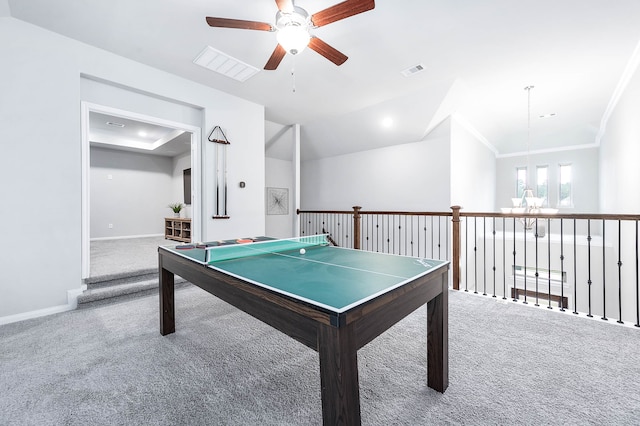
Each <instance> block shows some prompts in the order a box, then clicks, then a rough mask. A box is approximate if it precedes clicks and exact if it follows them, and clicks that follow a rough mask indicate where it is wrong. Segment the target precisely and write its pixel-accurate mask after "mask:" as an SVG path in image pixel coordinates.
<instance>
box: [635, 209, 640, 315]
mask: <svg viewBox="0 0 640 426" xmlns="http://www.w3.org/2000/svg"><path fill="white" fill-rule="evenodd" d="M635 326H636V327H640V264H639V263H638V221H637V220H636V323H635Z"/></svg>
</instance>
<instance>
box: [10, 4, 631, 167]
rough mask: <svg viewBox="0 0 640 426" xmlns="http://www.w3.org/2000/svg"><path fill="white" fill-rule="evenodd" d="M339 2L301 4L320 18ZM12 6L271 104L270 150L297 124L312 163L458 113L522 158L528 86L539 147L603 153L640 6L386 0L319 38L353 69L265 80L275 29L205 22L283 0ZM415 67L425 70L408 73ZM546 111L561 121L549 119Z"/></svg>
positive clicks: (412, 136) (304, 66)
mask: <svg viewBox="0 0 640 426" xmlns="http://www.w3.org/2000/svg"><path fill="white" fill-rule="evenodd" d="M337 2H338V0H313V1H312V0H298V1H296V5H297V6H299V7H302V8H305V9H306V10H307V11H308V12H309V13H311V14H313V13H315V12H318V11H320V10H322V9H324V8H326V7H329V6H332V5H334V4H335V3H337ZM9 6H10V11H11V15H12V16H13V17H15V18H18V19H22V20H25V21H27V22H31V23H33V24H35V25H39V26H41V27H44V28H48V29H50V30H52V31H55V32H58V33H60V34H63V35H66V36H69V37H72V38H75V39H77V40H80V41H82V42H85V43H88V44H91V45H94V46H97V47H99V48H103V49H106V50H109V51H112V52H114V53H116V54H119V55H122V56H124V57H128V58H131V59H133V60H136V61H138V62H142V63H145V64H148V65H151V66H153V67H156V68H159V69H163V70H166V71H168V72H171V73H174V74H177V75H180V76H183V77H185V78H188V79H191V80H194V81H197V82H199V83H202V84H205V85H208V86H211V87H214V88H216V89H219V90H222V91H225V92H228V93H232V94H234V95H237V96H239V97H242V98H245V99H248V100H251V101H254V102H257V103H259V104H263V105H265V107H266V117H267V120H269V121H271V122H273V123H272V124H270V125H268V126H267V131H268V132H271V133H268V134H267V137H266V140H267V143H269V141H272V145H276V143H275V142H276V141H274V140H273V138H274V135H276V136H277V135H280V136H281V137H284V138H288V136H286V135H287V132H286V127H284V126H287V125H289V124H292V123H299V124H301V125H302V148H301V152H302V158H303V159H309V158H316V157H326V156H331V155H337V154H344V153H349V152H355V151H359V150H363V149H370V148H376V147H381V146H388V145H393V144H399V143H407V142H415V141H418V140H421V139H422V138H423V137H424V136H425V134H426V133H427V132H428V131H429V130H430V129H431V128H432V127H433V126H434V125H437V124H438V123H439V122H440V121H441V120H442V119H443V118H446V117H447V116H448V115H449V114H451V113H454V112H455V113H457V115H458V116H459V117H461V120H463V121H464V122H466V123H468V125H470V126H471V127H472V128H473V129H475V130H476V131H477V132H478V133H479V134H480V135H482V137H483V138H484V139H485V140H486V141H487V142H488V143H489V144H490V145H492V146H493V147H495V149H496V151H497V152H498V153H499V154H509V153H514V152H522V151H523V150H524V149H525V147H526V137H527V136H526V135H527V127H526V126H527V97H526V92H525V91H524V87H525V86H527V85H534V86H535V89H533V90H532V92H531V111H532V117H533V118H532V122H531V149H550V148H554V147H560V146H574V145H590V144H593V143H594V142H596V135H597V133H598V131H599V128H600V122H601V120H602V117H603V115H604V113H605V111H606V109H607V105H608V103H609V101H610V99H611V97H612V95H613V93H614V91H615V88H616V85H617V84H618V82H619V81H620V78H621V76H622V75H623V71H624V69H625V66H626V65H627V63H628V61H629V60H630V58H631V57H632V55H633V53H634V49H635V48H636V46H637V44H638V41H639V40H640V25H638V17H640V1H639V0H535V1H533V0H519V1H514V0H488V1H484V2H480V1H477V0H428V1H427V0H420V1H417V0H393V1H392V0H378V1H377V2H376V6H375V9H373V10H372V11H369V12H365V13H362V14H360V15H357V16H354V17H350V18H348V19H345V20H342V21H339V22H334V23H332V24H329V25H327V26H324V27H321V28H317V29H315V30H314V31H313V33H314V34H315V35H316V36H318V37H320V38H321V39H323V40H324V41H325V42H327V43H329V44H330V45H331V46H333V47H335V48H336V49H338V50H340V51H341V52H343V53H344V54H346V55H347V56H348V57H349V60H348V61H347V62H346V63H345V64H343V65H342V66H339V67H338V66H336V65H334V64H333V63H331V62H329V61H328V60H326V59H325V58H323V57H321V56H320V55H318V54H317V53H316V52H314V51H311V50H309V49H307V50H305V51H304V52H302V53H301V54H299V55H297V56H296V57H295V58H294V57H292V56H291V55H287V56H286V57H285V58H284V60H283V61H282V63H281V64H280V67H279V68H278V69H277V70H276V71H264V70H262V67H263V66H264V64H265V63H266V61H267V59H268V58H269V56H270V55H271V52H272V51H273V49H274V47H275V45H276V41H275V34H273V33H268V32H263V31H250V30H237V29H227V28H211V27H209V26H208V25H207V24H206V22H205V17H206V16H215V17H225V18H236V19H245V20H255V21H261V22H267V23H271V24H273V23H274V21H275V13H276V10H277V8H276V4H275V1H273V0H243V1H224V2H223V1H210V0H206V1H205V0H192V1H189V2H185V1H174V0H136V1H131V0H92V1H90V2H89V1H82V2H80V1H71V0H9ZM207 45H209V46H211V47H214V48H215V49H218V50H221V51H223V52H225V53H227V54H228V55H231V56H233V57H235V58H237V59H239V60H241V61H243V62H246V63H248V64H250V65H253V66H255V67H257V68H259V69H260V70H261V71H260V72H258V74H256V75H255V76H253V77H252V78H250V79H248V80H247V81H246V82H244V83H241V82H238V81H235V80H232V79H230V78H228V77H225V76H222V75H219V74H216V73H214V72H211V71H209V70H207V69H205V68H202V67H200V66H198V65H195V64H194V63H193V59H195V57H196V56H197V55H198V54H199V53H200V52H201V51H202V50H203V49H204V48H205V47H206V46H207ZM294 62H295V64H294ZM416 64H423V66H424V67H425V70H424V71H422V72H420V73H418V74H415V75H412V76H410V77H404V76H403V75H402V74H401V71H402V70H404V69H406V68H408V67H411V66H414V65H416ZM292 69H295V73H294V74H295V75H294V76H292ZM294 83H295V88H296V90H295V93H294V92H293V90H292V89H293V86H294ZM547 113H556V114H557V115H556V116H555V117H553V118H550V119H539V118H538V116H539V115H542V114H547ZM387 116H388V117H391V118H392V119H393V125H392V126H391V127H388V128H385V127H382V126H381V125H380V122H381V120H382V119H383V118H384V117H387ZM276 139H277V138H276Z"/></svg>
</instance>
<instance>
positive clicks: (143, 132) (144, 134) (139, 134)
mask: <svg viewBox="0 0 640 426" xmlns="http://www.w3.org/2000/svg"><path fill="white" fill-rule="evenodd" d="M138 136H140V137H141V138H145V137H147V132H145V131H144V130H140V131H139V132H138Z"/></svg>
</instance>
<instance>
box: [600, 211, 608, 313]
mask: <svg viewBox="0 0 640 426" xmlns="http://www.w3.org/2000/svg"><path fill="white" fill-rule="evenodd" d="M606 227H607V225H606V223H605V222H604V219H603V220H602V318H601V319H603V320H605V321H608V320H609V318H607V287H606V281H607V279H606V271H607V266H606V262H605V253H606V250H605V245H606V244H605V234H604V233H605V228H606Z"/></svg>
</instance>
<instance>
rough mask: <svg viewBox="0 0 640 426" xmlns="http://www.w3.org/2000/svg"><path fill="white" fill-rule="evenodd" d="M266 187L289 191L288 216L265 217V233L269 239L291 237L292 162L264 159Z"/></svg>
mask: <svg viewBox="0 0 640 426" xmlns="http://www.w3.org/2000/svg"><path fill="white" fill-rule="evenodd" d="M265 160H266V180H265V185H266V186H267V187H275V188H287V189H288V190H289V209H288V211H289V214H286V215H284V214H283V215H270V214H268V215H266V216H265V232H266V235H267V236H269V237H276V238H290V237H293V236H294V235H293V229H292V223H293V218H294V216H295V215H296V212H295V209H294V207H293V187H294V186H293V162H291V161H286V160H279V159H276V158H269V157H267V158H265Z"/></svg>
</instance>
